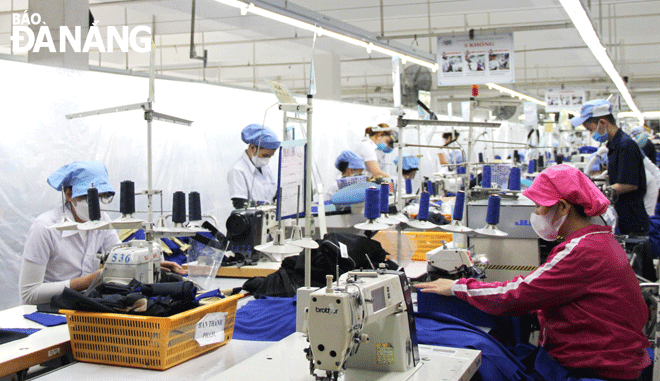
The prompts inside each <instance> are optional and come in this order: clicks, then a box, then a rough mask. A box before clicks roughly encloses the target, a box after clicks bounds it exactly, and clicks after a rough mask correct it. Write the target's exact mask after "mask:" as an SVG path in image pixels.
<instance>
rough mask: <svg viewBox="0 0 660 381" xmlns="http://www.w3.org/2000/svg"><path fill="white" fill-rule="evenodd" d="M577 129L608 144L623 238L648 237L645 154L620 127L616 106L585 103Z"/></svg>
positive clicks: (575, 121)
mask: <svg viewBox="0 0 660 381" xmlns="http://www.w3.org/2000/svg"><path fill="white" fill-rule="evenodd" d="M571 124H572V125H573V126H574V127H577V126H579V125H583V126H584V128H586V129H587V130H588V131H589V132H590V133H591V137H592V138H593V139H594V140H596V141H597V142H600V143H605V142H607V149H608V152H607V175H608V177H609V183H610V187H611V188H612V190H613V191H614V192H616V194H617V201H616V202H615V204H614V209H615V210H616V213H617V214H618V216H619V220H618V228H619V231H620V232H621V234H626V235H642V236H645V235H648V232H649V216H648V214H647V213H646V210H645V208H644V195H645V194H646V173H645V170H644V154H643V153H642V151H641V150H640V149H639V146H638V145H637V143H635V142H634V141H633V140H632V139H631V138H630V136H628V134H626V133H624V132H623V131H622V130H621V129H620V128H619V126H617V124H616V120H615V119H614V116H613V115H612V105H611V104H610V102H608V101H607V100H605V99H596V100H592V101H588V102H585V104H584V105H583V106H582V109H581V111H580V116H579V117H575V118H573V119H571Z"/></svg>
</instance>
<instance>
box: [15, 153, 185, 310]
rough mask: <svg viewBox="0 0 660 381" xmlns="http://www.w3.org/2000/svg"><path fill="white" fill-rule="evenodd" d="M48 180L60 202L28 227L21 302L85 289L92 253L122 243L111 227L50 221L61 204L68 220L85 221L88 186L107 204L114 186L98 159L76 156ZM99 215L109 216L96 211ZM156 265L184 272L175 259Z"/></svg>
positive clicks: (95, 267) (93, 264)
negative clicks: (69, 227) (70, 226)
mask: <svg viewBox="0 0 660 381" xmlns="http://www.w3.org/2000/svg"><path fill="white" fill-rule="evenodd" d="M47 182H48V184H49V185H50V186H51V187H53V188H55V189H56V190H58V191H62V192H64V196H65V197H66V201H65V205H64V206H63V207H62V206H58V207H57V208H55V209H52V210H50V211H48V212H45V213H43V214H41V215H40V216H38V217H37V218H36V219H35V220H34V222H33V223H32V226H31V227H30V230H29V231H28V236H27V240H26V241H25V248H24V251H23V259H22V264H21V273H20V277H19V289H20V293H21V300H22V301H23V303H26V304H40V303H47V302H49V301H50V299H51V298H52V297H53V296H55V295H59V294H61V293H62V291H64V288H65V287H68V288H71V289H74V290H77V291H82V290H85V289H86V288H87V287H88V286H89V285H90V284H91V283H92V281H93V280H94V278H95V277H96V276H97V275H98V274H99V272H100V271H101V270H99V265H100V260H99V258H97V256H96V253H98V252H99V251H101V250H103V249H108V248H109V247H110V246H112V245H117V244H119V243H121V241H120V240H119V237H118V236H117V232H116V231H115V230H112V229H109V230H88V231H84V230H64V231H60V230H57V229H55V228H50V226H52V225H54V224H55V223H57V222H58V221H59V219H60V217H61V215H62V209H64V213H66V215H67V216H68V218H69V219H70V220H71V221H76V222H78V223H81V222H86V221H88V220H89V206H88V204H87V189H89V188H91V187H92V186H94V187H95V188H96V189H97V190H98V193H99V199H100V204H101V205H103V204H108V203H109V202H110V201H111V200H112V198H113V196H114V194H115V191H114V189H113V188H112V185H110V181H109V180H108V171H107V169H106V167H105V164H103V163H102V162H100V161H77V162H73V163H71V164H67V165H65V166H63V167H61V168H60V169H58V170H57V171H55V172H53V173H52V174H51V175H50V176H49V177H48V179H47ZM101 220H103V221H109V220H110V218H109V217H108V215H107V214H106V213H105V212H103V213H101ZM161 267H162V268H163V269H165V270H173V271H175V272H177V273H179V274H185V271H184V270H183V269H182V268H181V266H179V265H178V264H177V263H174V262H167V261H166V262H163V263H162V264H161Z"/></svg>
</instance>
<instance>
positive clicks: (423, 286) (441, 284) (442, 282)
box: [415, 279, 454, 296]
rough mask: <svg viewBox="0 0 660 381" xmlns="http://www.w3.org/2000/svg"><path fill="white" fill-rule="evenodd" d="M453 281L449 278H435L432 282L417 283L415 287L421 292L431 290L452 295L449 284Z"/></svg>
mask: <svg viewBox="0 0 660 381" xmlns="http://www.w3.org/2000/svg"><path fill="white" fill-rule="evenodd" d="M453 284H454V281H453V280H451V279H437V280H434V281H433V282H426V283H418V284H416V285H415V287H417V288H419V291H421V292H432V293H435V294H440V295H444V296H452V295H453V294H452V293H451V286H452V285H453Z"/></svg>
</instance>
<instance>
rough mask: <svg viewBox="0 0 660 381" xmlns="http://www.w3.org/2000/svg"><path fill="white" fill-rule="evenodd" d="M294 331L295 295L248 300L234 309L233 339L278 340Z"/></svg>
mask: <svg viewBox="0 0 660 381" xmlns="http://www.w3.org/2000/svg"><path fill="white" fill-rule="evenodd" d="M295 331H296V297H292V298H272V297H263V298H260V299H255V300H250V301H249V302H247V304H245V305H244V306H243V307H241V308H239V309H238V310H237V311H236V319H235V320H234V339H235V340H252V341H280V340H282V339H284V338H285V337H287V336H289V335H291V334H292V333H294V332H295Z"/></svg>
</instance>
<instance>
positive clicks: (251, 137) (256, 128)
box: [241, 124, 280, 149]
mask: <svg viewBox="0 0 660 381" xmlns="http://www.w3.org/2000/svg"><path fill="white" fill-rule="evenodd" d="M241 139H242V140H243V142H245V143H246V144H252V145H254V146H257V147H261V148H266V149H278V148H279V147H280V140H279V139H278V138H277V134H275V131H273V130H271V129H270V128H268V127H266V126H262V125H261V124H250V125H247V126H246V127H245V128H243V131H241Z"/></svg>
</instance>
